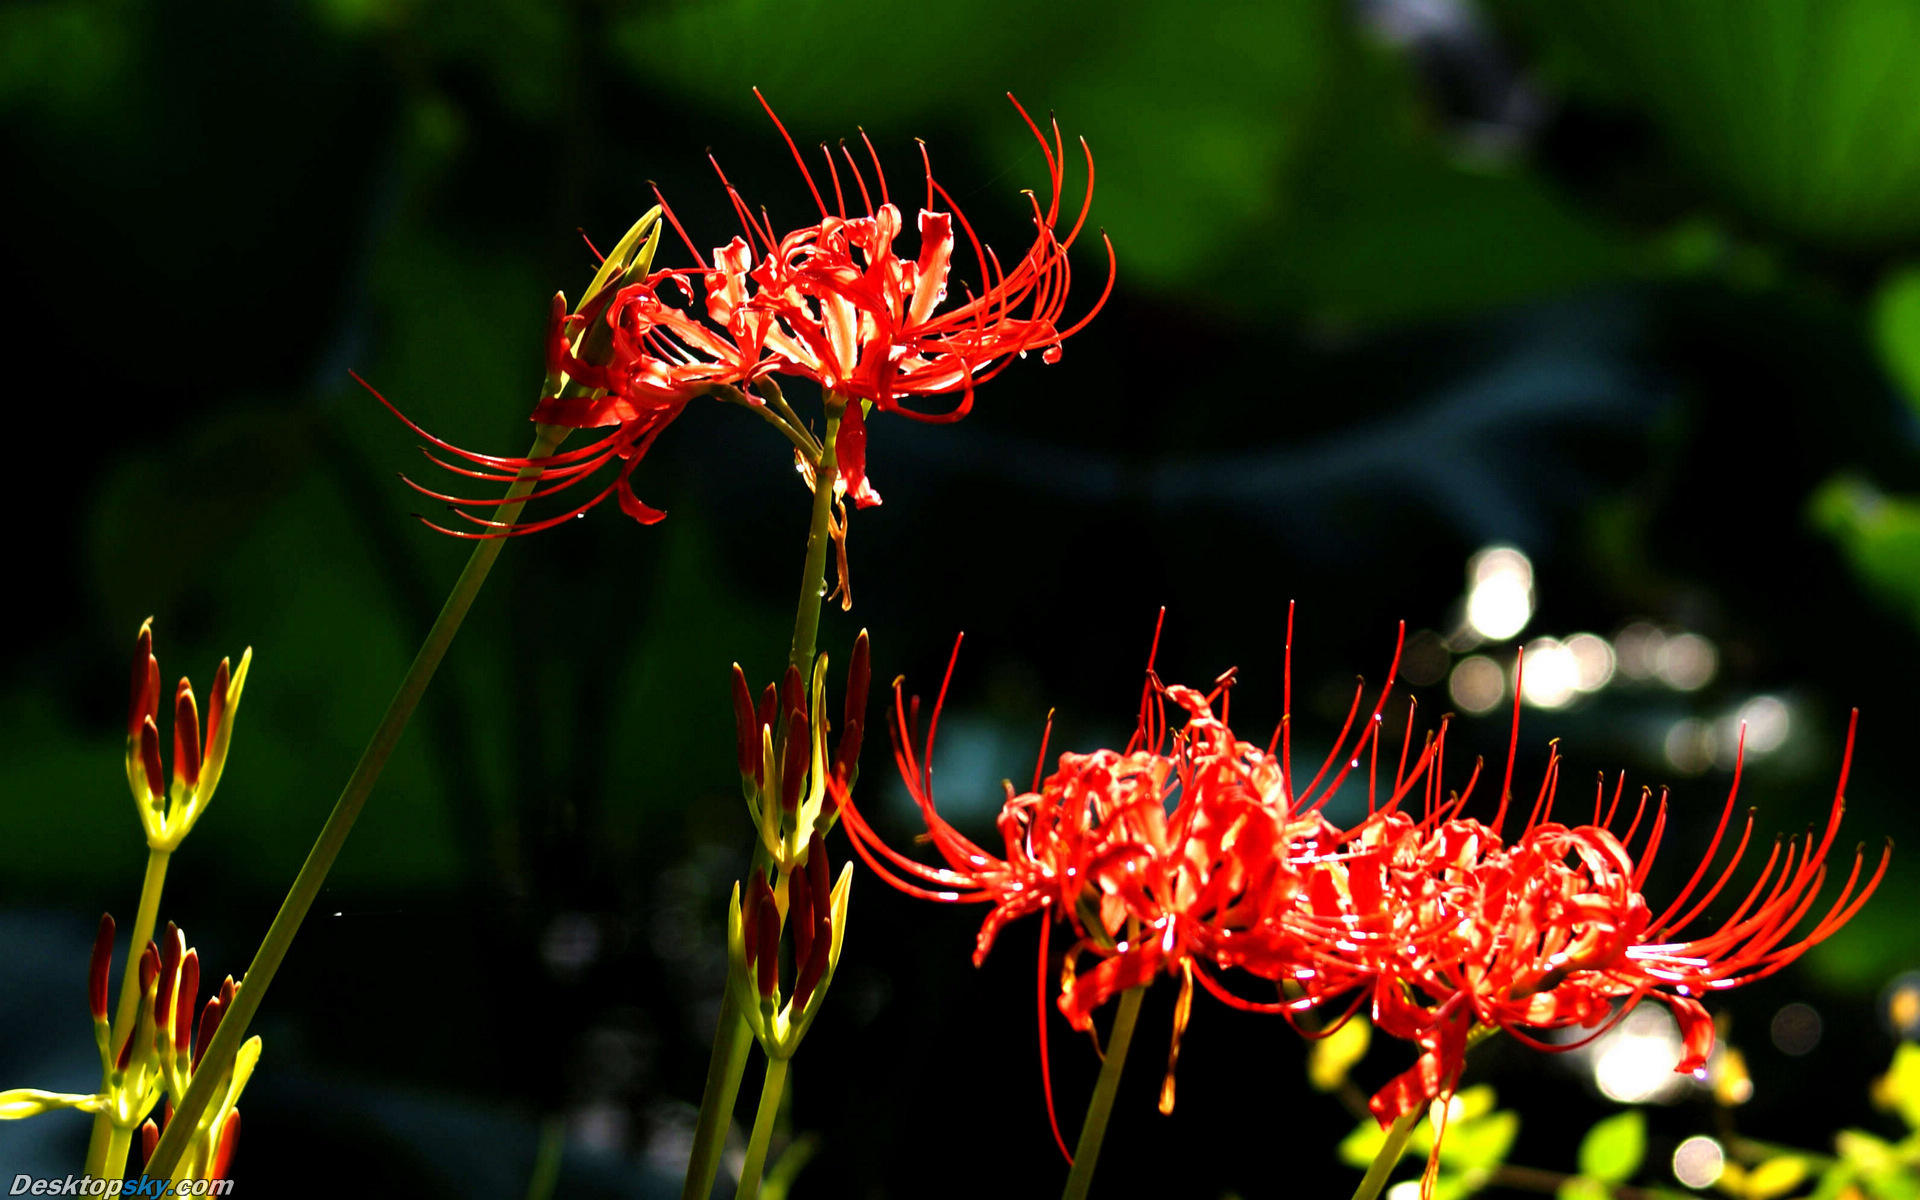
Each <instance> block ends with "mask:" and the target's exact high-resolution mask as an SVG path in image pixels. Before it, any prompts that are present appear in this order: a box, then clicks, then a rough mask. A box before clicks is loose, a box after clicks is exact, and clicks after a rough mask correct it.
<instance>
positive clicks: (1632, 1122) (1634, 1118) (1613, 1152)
mask: <svg viewBox="0 0 1920 1200" xmlns="http://www.w3.org/2000/svg"><path fill="white" fill-rule="evenodd" d="M1646 1155H1647V1118H1646V1115H1645V1114H1644V1113H1642V1112H1641V1111H1640V1110H1639V1109H1637V1108H1635V1109H1628V1110H1627V1111H1626V1112H1623V1113H1620V1114H1619V1115H1617V1116H1612V1117H1608V1118H1607V1119H1606V1120H1604V1121H1602V1122H1600V1123H1599V1124H1598V1125H1595V1126H1594V1127H1593V1128H1592V1129H1589V1130H1588V1131H1587V1136H1586V1137H1585V1138H1583V1139H1582V1140H1581V1142H1580V1173H1581V1174H1582V1175H1585V1176H1588V1177H1590V1178H1593V1179H1597V1180H1599V1181H1601V1182H1602V1183H1625V1182H1626V1181H1627V1180H1629V1179H1631V1178H1633V1173H1634V1172H1635V1171H1638V1170H1639V1169H1640V1162H1641V1160H1642V1159H1644V1158H1645V1157H1646Z"/></svg>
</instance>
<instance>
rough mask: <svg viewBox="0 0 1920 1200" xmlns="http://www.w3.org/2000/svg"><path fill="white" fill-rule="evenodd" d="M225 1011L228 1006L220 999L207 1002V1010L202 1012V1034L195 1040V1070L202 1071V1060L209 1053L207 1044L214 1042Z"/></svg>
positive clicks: (197, 1035)
mask: <svg viewBox="0 0 1920 1200" xmlns="http://www.w3.org/2000/svg"><path fill="white" fill-rule="evenodd" d="M225 1009H226V1004H225V1003H224V1002H223V1001H222V1000H221V999H220V997H218V996H215V997H213V998H212V999H210V1000H208V1001H207V1005H206V1007H205V1008H202V1009H201V1010H200V1032H199V1033H197V1034H195V1035H194V1039H193V1062H192V1064H191V1067H192V1069H193V1070H195V1071H198V1070H199V1069H200V1058H201V1056H202V1055H204V1054H205V1053H206V1052H207V1043H208V1042H211V1041H212V1040H213V1035H214V1033H215V1031H217V1030H218V1029H219V1028H220V1017H221V1014H222V1013H223V1012H224V1011H225Z"/></svg>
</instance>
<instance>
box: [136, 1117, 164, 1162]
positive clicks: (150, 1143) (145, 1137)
mask: <svg viewBox="0 0 1920 1200" xmlns="http://www.w3.org/2000/svg"><path fill="white" fill-rule="evenodd" d="M159 1146H160V1127H159V1126H158V1125H155V1124H154V1123H153V1118H152V1117H148V1118H147V1119H146V1120H145V1121H142V1122H141V1123H140V1161H141V1162H142V1163H149V1162H152V1161H153V1152H154V1151H155V1150H156V1149H158V1148H159Z"/></svg>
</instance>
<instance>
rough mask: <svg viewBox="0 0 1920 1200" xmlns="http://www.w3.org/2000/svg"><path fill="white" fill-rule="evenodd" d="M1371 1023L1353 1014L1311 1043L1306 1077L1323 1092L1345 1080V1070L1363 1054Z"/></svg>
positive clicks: (1370, 1035)
mask: <svg viewBox="0 0 1920 1200" xmlns="http://www.w3.org/2000/svg"><path fill="white" fill-rule="evenodd" d="M1372 1033H1373V1026H1372V1025H1371V1024H1369V1023H1368V1022H1366V1021H1363V1020H1361V1019H1360V1018H1358V1017H1355V1018H1354V1019H1353V1020H1351V1021H1348V1022H1347V1023H1346V1024H1344V1025H1342V1026H1341V1027H1340V1028H1338V1029H1336V1030H1334V1031H1333V1032H1332V1033H1329V1034H1328V1035H1327V1036H1325V1037H1323V1038H1321V1039H1320V1040H1319V1041H1316V1042H1314V1043H1313V1049H1312V1050H1310V1051H1308V1052H1307V1081H1308V1082H1309V1083H1311V1084H1313V1086H1314V1087H1315V1088H1317V1089H1318V1090H1320V1091H1323V1092H1331V1091H1333V1090H1335V1089H1336V1088H1338V1087H1339V1086H1340V1085H1341V1084H1343V1083H1345V1082H1346V1081H1347V1072H1348V1071H1351V1070H1353V1066H1354V1064H1355V1063H1357V1062H1359V1061H1360V1060H1361V1059H1362V1058H1365V1057H1366V1054H1367V1043H1368V1042H1369V1041H1370V1040H1371V1038H1372Z"/></svg>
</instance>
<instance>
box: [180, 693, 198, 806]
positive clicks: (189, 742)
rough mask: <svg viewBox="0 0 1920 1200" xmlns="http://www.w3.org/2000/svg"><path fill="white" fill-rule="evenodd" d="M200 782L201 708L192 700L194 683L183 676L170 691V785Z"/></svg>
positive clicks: (187, 786)
mask: <svg viewBox="0 0 1920 1200" xmlns="http://www.w3.org/2000/svg"><path fill="white" fill-rule="evenodd" d="M199 782H200V710H199V708H198V707H196V706H195V704H194V702H193V684H191V683H189V682H188V681H187V680H186V678H185V677H184V676H183V677H182V678H181V680H180V686H179V687H177V688H175V689H174V693H173V786H174V787H176V788H183V789H184V788H190V787H192V786H193V785H194V784H196V783H199Z"/></svg>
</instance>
